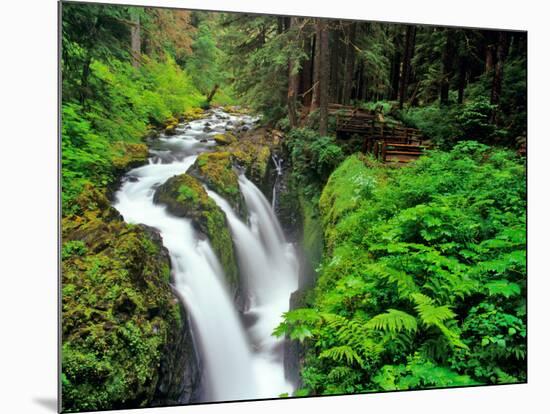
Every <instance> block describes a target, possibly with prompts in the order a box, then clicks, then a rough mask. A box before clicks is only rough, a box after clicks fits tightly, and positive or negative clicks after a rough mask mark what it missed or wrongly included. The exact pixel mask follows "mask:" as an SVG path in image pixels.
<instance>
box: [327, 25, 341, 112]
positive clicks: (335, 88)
mask: <svg viewBox="0 0 550 414" xmlns="http://www.w3.org/2000/svg"><path fill="white" fill-rule="evenodd" d="M329 37H332V42H330V44H329V55H330V64H329V66H330V74H329V76H330V83H329V100H330V102H334V103H340V99H339V92H340V82H339V77H338V68H339V67H340V65H339V61H340V49H341V43H342V42H341V39H340V31H339V30H334V31H332V32H331V33H330V35H329Z"/></svg>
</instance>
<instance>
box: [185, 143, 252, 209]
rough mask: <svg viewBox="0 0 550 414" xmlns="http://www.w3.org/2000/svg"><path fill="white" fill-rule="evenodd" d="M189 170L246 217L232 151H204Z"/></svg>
mask: <svg viewBox="0 0 550 414" xmlns="http://www.w3.org/2000/svg"><path fill="white" fill-rule="evenodd" d="M188 172H189V174H190V175H192V176H193V177H195V178H198V179H199V180H200V181H202V182H203V183H205V184H206V185H207V186H208V188H211V189H212V190H213V191H215V192H216V193H218V194H219V195H220V196H222V197H223V198H225V199H226V200H227V201H228V203H229V204H230V205H231V207H233V209H234V210H235V212H236V213H237V214H239V215H240V216H241V217H243V218H244V217H246V206H245V203H244V199H243V197H242V195H241V192H240V189H239V176H238V174H237V172H236V171H235V169H234V168H233V157H232V154H231V153H230V152H227V151H222V152H203V153H202V154H200V155H199V156H198V157H197V160H196V161H195V163H194V164H193V165H192V166H191V168H190V169H189V171H188Z"/></svg>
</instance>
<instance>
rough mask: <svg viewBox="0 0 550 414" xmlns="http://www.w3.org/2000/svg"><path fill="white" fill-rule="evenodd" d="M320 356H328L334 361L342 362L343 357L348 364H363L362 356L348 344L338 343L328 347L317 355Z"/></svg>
mask: <svg viewBox="0 0 550 414" xmlns="http://www.w3.org/2000/svg"><path fill="white" fill-rule="evenodd" d="M319 357H320V358H329V359H332V360H334V361H336V362H342V360H343V359H345V360H346V362H347V363H348V364H350V365H351V364H353V363H354V362H356V363H358V364H359V365H363V358H361V356H360V355H359V354H358V353H357V352H356V351H355V350H354V349H353V348H352V347H351V346H349V345H340V346H335V347H332V348H330V349H327V350H325V351H323V352H321V354H320V355H319Z"/></svg>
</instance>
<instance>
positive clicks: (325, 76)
mask: <svg viewBox="0 0 550 414" xmlns="http://www.w3.org/2000/svg"><path fill="white" fill-rule="evenodd" d="M317 24H318V25H320V27H319V35H320V36H319V47H320V49H321V53H320V56H319V57H320V59H319V108H320V116H319V135H321V136H326V135H327V133H328V100H329V96H328V95H329V80H330V56H329V30H328V23H327V21H326V20H322V19H319V20H318V22H317Z"/></svg>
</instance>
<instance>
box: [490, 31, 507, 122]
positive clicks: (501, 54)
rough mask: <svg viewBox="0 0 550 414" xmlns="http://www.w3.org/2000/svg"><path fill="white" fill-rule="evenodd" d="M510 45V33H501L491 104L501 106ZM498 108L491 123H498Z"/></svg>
mask: <svg viewBox="0 0 550 414" xmlns="http://www.w3.org/2000/svg"><path fill="white" fill-rule="evenodd" d="M507 45H508V33H507V32H504V31H502V32H500V33H499V35H498V43H497V48H496V62H495V69H494V75H493V85H492V88H491V104H492V105H495V106H498V105H499V104H500V94H501V92H502V77H503V74H504V61H505V59H506V52H507ZM496 118H497V108H495V109H493V113H492V115H491V121H492V122H493V123H496Z"/></svg>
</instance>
